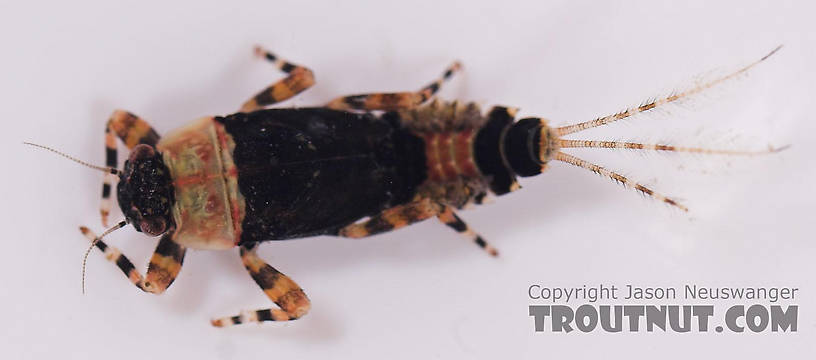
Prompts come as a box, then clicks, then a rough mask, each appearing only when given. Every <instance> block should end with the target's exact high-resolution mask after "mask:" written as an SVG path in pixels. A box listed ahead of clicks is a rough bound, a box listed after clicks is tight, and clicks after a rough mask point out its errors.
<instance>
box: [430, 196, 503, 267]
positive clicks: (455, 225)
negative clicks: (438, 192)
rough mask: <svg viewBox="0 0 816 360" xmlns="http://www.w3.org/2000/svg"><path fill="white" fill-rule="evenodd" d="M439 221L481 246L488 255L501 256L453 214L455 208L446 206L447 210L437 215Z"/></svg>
mask: <svg viewBox="0 0 816 360" xmlns="http://www.w3.org/2000/svg"><path fill="white" fill-rule="evenodd" d="M437 217H438V218H439V221H442V222H443V223H444V224H445V225H448V226H449V227H450V228H451V229H453V230H456V232H458V233H460V234H462V235H464V236H466V237H467V238H468V239H470V240H471V241H473V242H474V243H475V244H476V245H479V247H480V248H482V250H484V251H487V253H488V254H490V255H491V256H499V251H498V250H496V248H494V247H493V246H490V244H488V243H487V241H485V240H484V239H483V238H482V237H481V236H480V235H479V234H477V233H476V232H475V231H473V230H472V229H471V228H470V227H469V226H468V225H467V224H465V222H464V221H462V219H460V218H459V217H458V216H456V213H455V212H453V208H451V207H450V206H446V207H445V210H444V211H442V213H440V214H439V215H437Z"/></svg>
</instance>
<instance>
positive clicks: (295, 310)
mask: <svg viewBox="0 0 816 360" xmlns="http://www.w3.org/2000/svg"><path fill="white" fill-rule="evenodd" d="M257 247H258V244H257V243H256V244H250V245H244V246H241V261H243V263H244V266H245V267H246V269H247V271H249V275H250V276H252V278H253V279H255V282H256V283H257V284H258V286H260V287H261V289H262V290H263V292H264V293H265V294H266V296H267V297H269V299H270V300H272V302H273V303H275V305H278V307H280V309H263V310H255V311H250V312H242V313H241V315H236V316H231V317H223V318H220V319H215V320H212V321H211V322H212V325H213V326H217V327H225V326H231V325H238V324H243V323H248V322H261V321H288V320H295V319H298V318H300V317H301V316H303V315H305V314H306V312H308V311H309V307H310V306H311V305H310V303H309V298H308V297H306V294H305V293H303V289H301V288H300V286H298V284H296V283H295V282H294V281H292V279H290V278H289V277H288V276H286V275H284V274H281V273H280V272H279V271H278V270H275V268H273V267H272V266H270V265H269V264H267V263H266V262H265V261H263V260H262V259H261V258H260V257H258V254H257V253H256V252H255V250H256V249H257Z"/></svg>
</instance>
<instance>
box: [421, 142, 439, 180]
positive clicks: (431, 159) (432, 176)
mask: <svg viewBox="0 0 816 360" xmlns="http://www.w3.org/2000/svg"><path fill="white" fill-rule="evenodd" d="M424 138H425V164H426V166H427V167H428V179H429V180H431V181H439V180H442V167H441V166H440V165H439V149H438V147H437V144H438V141H439V139H438V137H437V135H436V134H429V135H425V136H424Z"/></svg>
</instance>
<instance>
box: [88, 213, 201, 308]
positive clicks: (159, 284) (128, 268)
mask: <svg viewBox="0 0 816 360" xmlns="http://www.w3.org/2000/svg"><path fill="white" fill-rule="evenodd" d="M79 230H80V231H82V234H83V235H85V237H86V238H88V240H90V241H94V240H95V239H96V234H94V233H93V232H91V231H90V230H88V228H86V227H84V226H82V227H80V228H79ZM96 248H97V249H99V251H102V253H104V254H105V258H106V259H108V261H110V262H112V263H114V264H116V266H117V267H119V269H120V270H122V272H123V273H124V274H125V276H127V278H128V280H130V282H131V283H133V285H136V287H137V288H139V289H142V290H143V291H145V292H149V293H153V294H157V295H158V294H161V293H163V292H164V291H165V290H167V288H168V287H170V284H172V283H173V281H174V280H176V276H178V273H179V271H181V265H182V263H183V262H184V253H185V252H186V251H187V249H186V248H185V247H183V246H181V245H179V244H178V243H176V242H175V241H173V240H172V234H164V235H163V236H162V237H161V239H160V240H159V244H158V245H157V246H156V251H155V252H154V253H153V256H152V257H151V258H150V265H148V267H147V276H146V278H145V277H142V274H140V273H139V271H138V270H136V267H134V266H133V263H132V262H130V260H129V259H128V258H127V257H126V256H125V255H124V254H122V252H121V251H120V250H119V249H117V248H115V247H113V246H109V245H108V244H105V242H104V241H102V240H99V241H97V242H96Z"/></svg>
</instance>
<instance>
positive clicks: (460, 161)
mask: <svg viewBox="0 0 816 360" xmlns="http://www.w3.org/2000/svg"><path fill="white" fill-rule="evenodd" d="M473 138H474V134H473V129H467V130H464V131H461V132H459V133H457V134H456V138H455V139H454V142H455V143H454V146H455V149H454V152H455V154H456V159H455V161H456V164H457V166H458V167H459V171H460V174H461V175H462V176H464V177H477V176H480V174H479V170H478V169H477V168H476V163H475V162H474V161H473Z"/></svg>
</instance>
